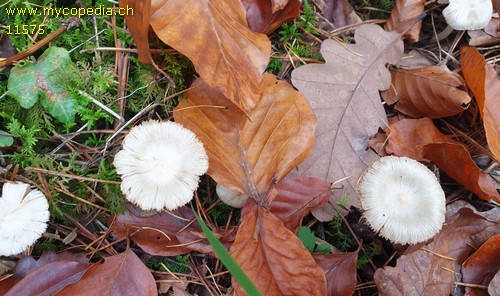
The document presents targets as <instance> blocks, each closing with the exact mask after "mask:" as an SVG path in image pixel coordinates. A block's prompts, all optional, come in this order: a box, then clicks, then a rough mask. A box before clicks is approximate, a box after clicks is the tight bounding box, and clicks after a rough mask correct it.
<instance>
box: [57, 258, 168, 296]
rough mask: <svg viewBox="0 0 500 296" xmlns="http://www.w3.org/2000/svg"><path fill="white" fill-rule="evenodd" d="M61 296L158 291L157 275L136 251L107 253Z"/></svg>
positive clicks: (143, 293)
mask: <svg viewBox="0 0 500 296" xmlns="http://www.w3.org/2000/svg"><path fill="white" fill-rule="evenodd" d="M56 295H57V296H64V295H68V296H74V295H86V296H93V295H95V296H101V295H148V296H156V295H158V290H157V288H156V283H155V279H154V278H153V275H152V274H151V272H150V271H149V269H148V268H147V267H146V265H144V263H142V262H141V260H140V259H139V258H138V257H137V255H135V253H134V252H132V251H130V250H126V251H125V252H123V253H121V254H118V255H115V256H111V257H107V258H106V259H105V261H104V263H99V262H98V263H94V265H92V267H90V268H89V269H88V270H87V271H86V272H85V274H84V275H83V277H82V279H80V280H79V281H78V282H76V283H74V284H71V285H69V286H66V288H64V289H63V290H62V291H61V292H59V293H57V294H56Z"/></svg>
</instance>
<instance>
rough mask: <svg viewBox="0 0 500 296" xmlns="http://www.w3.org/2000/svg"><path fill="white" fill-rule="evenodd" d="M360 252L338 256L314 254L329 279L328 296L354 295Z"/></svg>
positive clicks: (338, 254) (337, 254)
mask: <svg viewBox="0 0 500 296" xmlns="http://www.w3.org/2000/svg"><path fill="white" fill-rule="evenodd" d="M358 252H359V250H358V251H356V252H351V253H336V254H313V258H314V260H316V262H317V263H318V264H319V265H320V266H321V268H323V270H324V271H325V276H326V279H327V295H328V296H345V295H353V294H354V292H355V291H356V284H357V278H356V276H357V269H356V268H357V267H356V266H357V265H356V264H357V263H358Z"/></svg>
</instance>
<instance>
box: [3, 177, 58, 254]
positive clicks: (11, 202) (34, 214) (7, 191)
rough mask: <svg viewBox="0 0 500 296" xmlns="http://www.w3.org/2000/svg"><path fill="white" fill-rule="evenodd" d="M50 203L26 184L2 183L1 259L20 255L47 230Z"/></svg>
mask: <svg viewBox="0 0 500 296" xmlns="http://www.w3.org/2000/svg"><path fill="white" fill-rule="evenodd" d="M49 217H50V213H49V203H48V201H47V199H46V198H45V196H44V195H43V194H42V193H41V192H40V191H38V190H36V189H34V190H31V189H30V186H29V185H28V184H25V183H21V182H16V183H5V184H3V188H2V197H1V198H0V256H11V255H16V254H19V253H21V252H23V251H24V250H25V249H26V248H27V247H28V246H30V245H32V244H33V243H35V242H36V240H37V239H39V238H40V237H41V236H42V234H43V233H44V232H45V230H46V229H47V221H49Z"/></svg>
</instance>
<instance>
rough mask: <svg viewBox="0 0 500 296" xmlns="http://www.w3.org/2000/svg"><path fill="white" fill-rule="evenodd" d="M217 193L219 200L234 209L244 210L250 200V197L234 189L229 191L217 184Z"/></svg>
mask: <svg viewBox="0 0 500 296" xmlns="http://www.w3.org/2000/svg"><path fill="white" fill-rule="evenodd" d="M215 191H216V192H217V195H218V196H219V198H220V199H221V200H222V201H223V202H224V203H225V204H227V205H228V206H231V207H233V208H242V207H243V206H244V205H245V203H246V202H247V200H248V196H247V195H245V194H243V193H240V192H237V191H234V190H232V189H229V188H227V187H225V186H222V185H220V184H217V187H215Z"/></svg>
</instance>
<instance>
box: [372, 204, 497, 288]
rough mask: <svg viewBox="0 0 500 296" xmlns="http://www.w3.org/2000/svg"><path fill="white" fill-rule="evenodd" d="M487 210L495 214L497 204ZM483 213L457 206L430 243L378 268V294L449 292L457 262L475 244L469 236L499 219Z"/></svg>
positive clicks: (474, 246) (466, 255) (465, 256)
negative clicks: (458, 208) (394, 263)
mask: <svg viewBox="0 0 500 296" xmlns="http://www.w3.org/2000/svg"><path fill="white" fill-rule="evenodd" d="M489 212H494V213H492V214H495V215H496V216H497V217H498V215H500V208H494V209H492V210H490V211H488V212H485V213H489ZM483 215H484V214H483V213H475V212H474V211H473V210H471V209H469V208H463V209H461V210H459V211H458V213H456V214H455V215H453V216H452V217H451V218H449V219H447V220H446V222H445V224H444V226H443V229H442V230H441V231H440V232H439V233H438V234H437V235H436V236H435V237H434V239H433V240H432V242H431V243H429V244H428V245H426V246H424V247H423V248H421V249H420V250H418V251H415V252H412V253H410V254H407V255H402V256H401V257H400V258H399V259H398V260H397V264H396V266H395V267H386V268H383V269H382V268H380V269H378V270H377V271H376V272H375V276H374V280H375V284H376V285H377V289H378V292H379V295H391V296H395V295H449V294H450V292H451V290H452V288H453V286H454V285H453V284H454V283H455V272H460V271H459V268H460V265H461V264H462V263H463V262H464V260H465V259H466V258H467V257H468V256H469V255H470V254H472V253H473V252H474V248H477V247H479V246H478V245H475V244H474V243H473V241H472V240H471V236H473V235H474V234H477V233H480V232H481V231H483V230H484V229H486V228H488V227H496V228H497V229H498V227H499V221H491V220H488V219H487V218H485V217H483ZM416 223H418V221H417V222H416Z"/></svg>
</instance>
